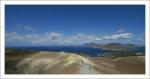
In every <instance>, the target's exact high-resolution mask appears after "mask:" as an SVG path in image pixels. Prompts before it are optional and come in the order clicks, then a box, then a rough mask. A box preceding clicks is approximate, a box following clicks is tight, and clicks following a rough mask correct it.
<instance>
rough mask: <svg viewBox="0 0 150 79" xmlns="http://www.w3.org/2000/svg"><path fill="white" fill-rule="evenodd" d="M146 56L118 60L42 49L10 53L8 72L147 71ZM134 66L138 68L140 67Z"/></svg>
mask: <svg viewBox="0 0 150 79" xmlns="http://www.w3.org/2000/svg"><path fill="white" fill-rule="evenodd" d="M144 58H145V57H144V56H143V57H141V59H140V60H139V58H138V57H136V56H134V57H129V58H128V57H127V58H125V57H121V58H115V59H113V58H107V57H84V56H80V55H77V54H73V53H64V52H48V51H40V52H36V53H34V52H33V53H27V52H26V53H6V60H5V65H6V68H5V70H6V72H5V73H6V74H121V73H128V74H135V73H139V74H143V73H144V67H145V62H144ZM127 59H128V60H127ZM130 61H131V62H130ZM139 62H140V63H139ZM132 67H135V68H136V70H135V69H133V68H132ZM122 68H123V69H122Z"/></svg>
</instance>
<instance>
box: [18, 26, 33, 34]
mask: <svg viewBox="0 0 150 79" xmlns="http://www.w3.org/2000/svg"><path fill="white" fill-rule="evenodd" d="M16 27H17V28H18V29H22V30H28V31H32V32H36V29H35V28H33V27H31V26H29V25H17V26H16Z"/></svg>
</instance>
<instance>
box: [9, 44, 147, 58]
mask: <svg viewBox="0 0 150 79" xmlns="http://www.w3.org/2000/svg"><path fill="white" fill-rule="evenodd" d="M6 48H13V49H19V50H25V51H26V50H29V51H54V52H61V51H63V52H68V53H76V54H84V55H89V56H97V54H101V53H104V52H112V51H109V50H102V49H100V48H92V47H86V46H9V47H6ZM133 51H136V52H138V51H140V52H141V51H142V52H145V48H137V49H136V50H133Z"/></svg>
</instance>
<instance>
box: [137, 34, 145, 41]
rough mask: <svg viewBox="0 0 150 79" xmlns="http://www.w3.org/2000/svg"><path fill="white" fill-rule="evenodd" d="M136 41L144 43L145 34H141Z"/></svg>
mask: <svg viewBox="0 0 150 79" xmlns="http://www.w3.org/2000/svg"><path fill="white" fill-rule="evenodd" d="M137 40H138V41H145V34H144V33H143V34H141V35H140V36H138V37H137Z"/></svg>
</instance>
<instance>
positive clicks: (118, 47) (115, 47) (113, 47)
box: [85, 43, 140, 51]
mask: <svg viewBox="0 0 150 79" xmlns="http://www.w3.org/2000/svg"><path fill="white" fill-rule="evenodd" d="M85 46H88V47H94V48H100V49H102V50H110V51H132V50H135V49H136V48H138V47H140V46H136V45H134V44H121V43H107V44H97V43H86V44H85Z"/></svg>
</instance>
